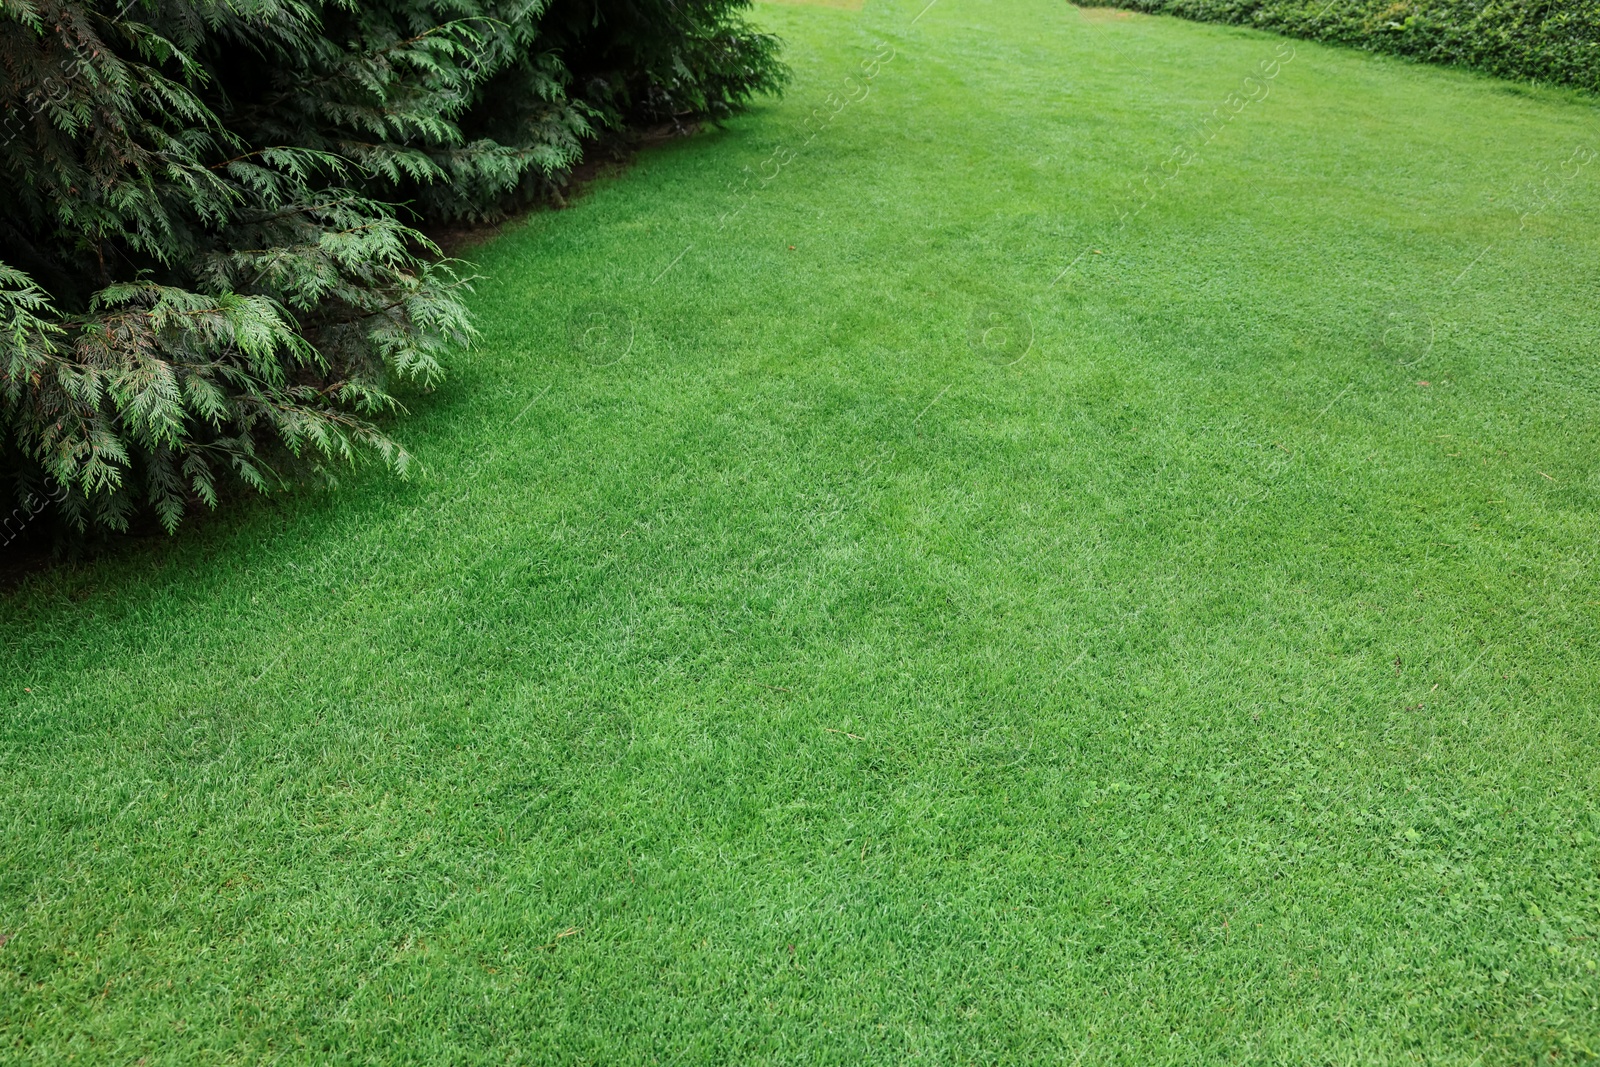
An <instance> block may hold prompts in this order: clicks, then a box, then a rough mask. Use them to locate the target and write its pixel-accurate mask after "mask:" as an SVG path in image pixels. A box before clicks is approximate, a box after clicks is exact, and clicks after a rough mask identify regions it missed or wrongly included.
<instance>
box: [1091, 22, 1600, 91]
mask: <svg viewBox="0 0 1600 1067" xmlns="http://www.w3.org/2000/svg"><path fill="white" fill-rule="evenodd" d="M1107 2H1108V3H1110V4H1111V5H1112V6H1113V7H1122V8H1130V9H1132V10H1135V11H1148V12H1152V13H1155V14H1161V15H1179V16H1182V17H1183V18H1189V19H1198V20H1201V21H1205V22H1234V23H1241V24H1244V25H1247V26H1256V27H1258V28H1260V29H1264V30H1274V31H1276V32H1278V33H1286V34H1290V35H1292V36H1295V37H1306V38H1310V39H1312V40H1317V41H1329V42H1333V43H1338V44H1347V45H1355V46H1357V47H1360V48H1367V49H1371V50H1372V51H1375V52H1389V53H1392V54H1395V55H1402V56H1408V57H1410V58H1412V59H1418V60H1422V61H1424V62H1428V63H1449V64H1457V65H1460V66H1465V67H1475V68H1477V69H1479V70H1483V71H1487V72H1489V73H1490V74H1498V75H1501V76H1502V77H1506V78H1528V79H1533V80H1537V81H1545V82H1556V83H1560V84H1564V85H1575V86H1577V87H1579V88H1582V89H1588V90H1591V91H1600V0H1332V3H1329V2H1328V0H1107Z"/></svg>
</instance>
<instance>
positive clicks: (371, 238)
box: [0, 0, 782, 530]
mask: <svg viewBox="0 0 1600 1067" xmlns="http://www.w3.org/2000/svg"><path fill="white" fill-rule="evenodd" d="M601 6H604V7H605V8H606V10H605V11H604V13H601V11H600V6H596V5H594V4H593V3H592V0H583V2H582V3H565V2H564V0H431V2H430V0H382V2H370V3H354V2H340V3H319V2H310V0H304V2H295V0H226V2H218V0H189V2H183V3H179V2H171V0H116V2H109V0H108V2H90V0H64V2H56V3H51V2H35V0H24V2H19V0H0V76H3V79H4V81H3V83H0V113H3V121H0V171H3V173H4V176H5V179H6V181H7V184H8V186H9V188H8V190H7V191H8V194H9V195H8V196H7V197H6V198H5V199H4V200H3V201H0V327H3V331H4V332H3V338H0V345H3V350H0V478H3V479H4V481H5V485H6V487H7V488H8V489H9V491H10V493H11V494H12V495H13V496H14V497H15V501H14V503H15V505H16V506H18V507H21V508H23V509H25V510H26V512H27V513H28V514H29V515H33V514H37V513H40V512H44V511H48V512H50V513H51V514H53V515H54V516H55V517H56V518H58V519H60V520H62V521H63V522H64V523H65V524H66V525H67V526H69V527H75V528H77V529H79V530H85V529H92V528H112V529H120V528H125V527H126V526H127V524H128V523H129V521H130V520H131V519H132V518H133V517H134V516H136V515H137V514H139V513H141V512H149V513H151V514H153V515H155V516H156V517H157V518H159V519H160V521H161V522H162V523H163V524H164V525H166V526H167V528H168V529H172V528H175V527H176V526H177V524H178V523H179V521H180V520H181V518H182V517H183V515H184V514H185V513H186V511H187V510H188V509H189V508H191V507H192V506H193V505H194V504H196V503H203V504H209V505H214V504H215V503H216V501H217V499H218V494H219V492H220V491H222V490H223V488H224V487H225V486H226V485H228V484H242V485H246V486H253V487H256V488H267V487H270V486H273V485H277V484H281V483H282V482H283V481H285V480H286V479H288V478H291V477H294V476H297V475H298V474H299V473H300V472H302V471H305V470H317V469H321V470H324V471H331V470H332V469H334V468H336V467H337V466H339V465H342V464H348V463H353V462H355V461H357V460H358V459H359V458H362V457H373V458H376V459H377V460H379V461H381V462H383V463H386V464H388V465H389V466H391V467H393V468H394V469H396V470H398V471H401V472H403V471H404V470H405V469H406V466H407V463H408V457H407V455H406V452H405V451H404V449H403V448H401V447H400V446H399V445H398V444H397V443H396V442H395V441H394V440H393V439H392V438H391V437H390V436H389V435H388V434H387V433H386V432H385V431H384V429H382V428H381V426H380V422H381V421H382V417H383V415H384V413H385V412H387V411H389V410H391V409H393V408H395V407H396V406H397V405H398V400H397V396H399V395H400V394H401V391H402V390H403V389H404V388H416V387H420V388H427V387H429V386H431V385H432V384H434V383H435V382H437V381H438V379H439V378H440V376H441V375H442V373H443V369H442V367H443V362H444V360H445V357H446V355H447V353H448V352H449V351H450V350H451V349H452V348H453V347H456V346H459V345H462V344H464V343H466V342H467V341H468V340H469V338H470V336H471V333H472V327H471V325H470V322H469V320H468V317H467V315H466V312H465V308H464V305H463V296H464V290H465V286H466V280H465V279H464V278H463V277H462V275H461V273H460V272H459V270H458V269H457V268H456V265H454V264H452V263H449V262H446V261H442V260H441V259H440V258H439V256H438V250H437V249H436V248H435V247H434V246H433V245H432V244H431V243H430V242H429V241H428V240H427V239H426V238H425V237H424V236H423V235H422V234H421V233H420V232H419V231H418V230H417V229H415V228H414V226H415V225H417V224H419V223H420V222H422V221H424V220H428V219H440V220H443V219H462V218H466V219H482V218H487V217H492V216H494V215H497V214H501V213H503V212H505V211H507V210H510V209H512V208H514V207H516V206H518V205H519V204H522V203H525V202H527V201H528V200H529V199H531V198H534V197H537V196H538V195H539V194H540V193H541V192H542V191H544V190H546V189H548V188H549V187H550V186H551V185H552V184H554V183H557V182H559V181H560V179H561V176H562V175H563V174H564V173H565V172H566V171H567V170H568V169H569V168H570V167H571V166H572V165H573V164H574V163H575V162H576V161H577V159H578V157H579V154H580V153H581V151H582V149H583V146H584V144H585V143H586V141H588V140H589V139H590V138H592V137H593V136H595V134H596V133H597V132H598V131H599V130H601V129H603V128H607V127H610V128H617V127H621V126H625V125H627V124H629V123H636V122H644V121H654V120H658V119H662V118H666V117H676V118H679V119H682V118H684V117H687V116H709V117H713V118H714V117H718V116H720V115H723V114H726V113H728V112H729V111H730V110H732V109H734V108H736V107H738V106H740V105H741V104H743V103H744V102H746V101H747V100H748V99H749V98H750V97H751V96H752V95H754V94H757V93H761V92H766V91H770V90H774V89H776V88H777V87H778V86H779V84H780V82H781V78H782V69H781V67H780V66H779V64H778V62H777V58H776V42H775V41H773V40H772V39H771V38H770V37H767V36H765V35H762V34H759V33H755V32H753V31H751V30H750V29H749V28H748V27H747V26H746V25H745V24H744V23H742V22H741V21H740V20H739V18H738V10H739V8H740V6H741V3H740V2H737V0H703V2H699V3H695V2H690V0H661V2H660V3H652V2H650V0H639V2H636V3H627V2H624V3H618V4H615V5H601ZM396 203H404V204H405V205H406V206H405V207H401V208H397V207H395V206H392V205H394V204H396Z"/></svg>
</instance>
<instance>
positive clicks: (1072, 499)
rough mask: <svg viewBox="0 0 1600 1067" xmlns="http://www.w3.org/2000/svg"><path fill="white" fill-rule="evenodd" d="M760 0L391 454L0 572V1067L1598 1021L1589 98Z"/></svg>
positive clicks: (1311, 60) (1230, 51) (940, 1052)
mask: <svg viewBox="0 0 1600 1067" xmlns="http://www.w3.org/2000/svg"><path fill="white" fill-rule="evenodd" d="M760 10H761V18H762V20H763V21H764V22H765V23H767V24H768V25H770V26H771V27H772V28H774V29H775V30H777V31H778V32H781V33H782V34H783V35H784V36H785V37H786V38H787V39H788V40H789V42H790V57H791V59H792V61H793V63H794V64H795V66H796V70H797V80H796V83H795V85H794V87H793V89H792V91H791V93H790V95H789V97H788V98H787V99H786V100H785V101H784V102H783V103H782V104H775V105H771V106H767V107H764V108H762V109H760V110H758V111H757V112H755V113H753V114H751V115H749V116H747V117H744V118H742V119H740V120H738V121H736V122H733V123H731V124H730V125H729V126H728V127H727V128H726V129H725V130H721V131H713V132H709V133H707V134H704V135H702V136H699V137H696V138H693V139H689V140H685V141H680V142H676V143H672V144H669V145H667V146H664V147H661V148H658V149H654V150H652V151H650V152H648V153H647V154H646V155H645V156H643V157H642V158H641V159H640V160H639V161H638V163H637V165H636V166H635V167H633V168H632V169H631V170H629V171H628V172H626V173H624V174H621V175H619V176H616V177H614V178H610V179H606V180H605V181H603V182H602V183H601V184H600V185H599V186H598V187H596V188H595V189H593V190H592V191H591V192H590V193H589V194H588V195H587V196H585V197H583V198H582V199H580V200H579V201H577V202H576V203H575V205H574V206H573V207H572V208H571V209H570V210H566V211H562V212H556V213H546V214H540V215H536V216H534V217H531V218H529V219H528V220H527V221H526V222H525V223H523V224H521V225H520V226H518V227H514V228H511V229H509V230H508V232H507V233H506V234H504V235H503V236H501V237H499V238H497V239H496V240H494V241H493V242H492V243H490V244H489V245H487V246H485V247H483V248H482V249H481V250H480V251H481V255H480V257H479V258H480V260H481V262H480V267H481V270H482V272H483V274H484V275H485V277H486V279H487V280H486V281H485V282H484V284H483V285H482V288H481V289H480V292H479V295H478V298H477V307H478V310H479V312H480V314H481V316H482V325H483V328H484V333H485V340H484V343H483V345H482V346H481V347H480V348H479V349H478V350H476V351H475V352H473V353H471V354H470V355H469V356H468V357H466V358H465V361H464V364H463V365H462V367H461V369H460V371H459V372H458V373H457V374H456V375H455V377H454V378H453V380H452V381H451V383H450V384H449V385H448V387H447V388H445V389H444V390H443V391H442V392H441V393H440V394H438V395H437V396H436V397H434V398H431V399H430V400H428V401H427V402H425V403H423V404H420V405H419V406H418V407H417V410H416V412H415V413H414V416H413V417H412V418H411V419H410V420H409V421H408V422H407V423H406V424H405V425H404V427H403V430H404V433H405V435H406V437H407V439H408V441H409V442H410V443H411V444H412V445H413V446H414V447H415V449H416V451H417V453H418V455H419V457H420V458H422V459H423V460H424V461H425V462H426V464H427V467H428V471H427V474H426V475H425V476H423V477H420V478H419V479H417V480H416V481H414V482H412V483H410V484H400V483H396V482H394V481H391V480H386V479H382V478H361V479H356V480H355V481H354V482H353V483H352V484H350V485H348V486H346V487H345V488H344V489H343V490H342V491H341V492H339V493H338V494H335V495H330V496H324V495H314V494H309V493H308V494H304V495H299V496H294V497H290V498H284V499H279V500H277V501H274V502H272V503H270V504H261V505H259V506H253V507H251V508H249V509H247V510H246V511H244V512H241V513H235V514H234V515H232V516H230V517H228V518H224V519H220V520H218V521H216V522H214V523H212V524H210V525H208V526H206V527H205V528H203V529H199V528H197V529H193V530H189V531H186V532H185V533H184V534H182V535H181V536H179V537H177V538H176V539H173V540H171V541H161V542H156V543H150V544H141V545H137V546H132V547H130V548H128V549H127V550H125V551H122V552H120V553H118V554H117V555H116V556H115V557H114V558H111V559H106V560H103V561H100V562H98V563H95V564H93V565H85V566H73V567H64V568H61V569H57V570H54V571H51V572H48V573H45V574H41V575H39V576H37V577H35V578H33V579H31V580H29V581H28V582H26V583H25V584H24V585H23V586H22V587H20V588H18V589H16V590H14V591H12V592H10V593H8V594H6V595H5V597H4V598H3V600H0V633H3V634H4V646H3V658H0V663H3V665H4V684H5V689H4V691H3V693H0V701H3V702H4V714H3V716H0V724H3V726H0V770H3V776H0V798H3V799H0V812H3V814H4V820H3V823H0V850H3V851H0V855H3V857H4V858H3V860H0V942H3V946H0V1049H3V1050H4V1056H5V1058H6V1059H8V1060H11V1061H13V1062H38V1063H61V1062H65V1061H66V1060H67V1059H68V1057H72V1056H75V1057H76V1058H77V1060H78V1061H81V1062H106V1063H133V1062H141V1061H142V1062H145V1063H148V1064H156V1063H184V1064H188V1063H200V1062H225V1063H229V1062H238V1063H244V1062H260V1061H265V1060H273V1061H277V1060H282V1061H287V1062H306V1063H310V1062H317V1063H322V1062H397V1063H399V1062H450V1063H472V1062H483V1063H489V1062H494V1063H503V1062H548V1063H565V1062H573V1063H576V1062H605V1063H639V1064H647V1063H663V1064H665V1063H678V1064H687V1063H706V1062H727V1063H753V1062H775V1063H777V1062H781V1063H802V1062H804V1063H810V1062H816V1063H839V1064H856V1063H864V1062H884V1063H903V1062H908V1061H916V1060H921V1061H928V1062H940V1063H944V1062H951V1063H955V1062H1008V1063H1039V1062H1064V1063H1070V1064H1107V1063H1126V1064H1139V1065H1148V1064H1153V1063H1168V1062H1184V1063H1217V1062H1233V1063H1258V1062H1260V1063H1265V1062H1274V1063H1284V1062H1293V1063H1301V1062H1306V1063H1311V1062H1315V1063H1340V1064H1353V1063H1402V1062H1404V1063H1411V1062H1429V1063H1459V1064H1463V1065H1466V1064H1501V1063H1514V1062H1515V1063H1527V1062H1530V1061H1531V1060H1534V1059H1537V1060H1538V1061H1539V1062H1563V1063H1564V1062H1570V1061H1574V1060H1579V1059H1581V1058H1582V1057H1584V1056H1586V1055H1590V1054H1592V1053H1593V1052H1595V1051H1600V978H1597V973H1596V966H1597V965H1596V960H1597V959H1600V870H1597V863H1600V811H1597V801H1596V797H1597V796H1600V793H1597V788H1600V776H1597V767H1600V760H1597V757H1596V738H1597V737H1600V722H1597V714H1596V706H1597V697H1596V694H1597V693H1600V647H1597V632H1596V612H1597V610H1600V588H1597V583H1596V581H1595V577H1594V567H1593V564H1594V561H1595V557H1596V553H1597V551H1600V548H1597V546H1600V517H1597V510H1596V505H1597V503H1600V501H1597V495H1600V494H1597V490H1600V469H1597V462H1596V457H1597V455H1600V448H1597V446H1600V433H1597V423H1596V415H1595V413H1596V411H1597V410H1600V408H1597V400H1600V360H1597V358H1596V357H1597V355H1600V350H1597V340H1596V339H1597V337H1600V334H1597V327H1600V299H1597V297H1600V284H1597V275H1596V249H1597V248H1600V161H1596V162H1584V163H1580V162H1579V160H1581V159H1583V158H1584V156H1583V154H1582V151H1581V150H1583V149H1586V148H1588V149H1592V148H1594V147H1596V145H1597V142H1600V117H1597V115H1596V111H1595V108H1594V106H1593V104H1592V102H1591V101H1588V100H1585V99H1582V98H1578V97H1575V96H1570V95H1563V94H1559V93H1554V92H1543V91H1530V90H1527V89H1521V88H1513V87H1511V86H1507V85H1504V84H1501V83H1497V82H1495V81H1492V80H1488V79H1483V78H1478V77H1473V76H1469V75H1465V74H1460V73H1455V72H1450V71H1442V70H1438V69H1429V68H1423V67H1416V66H1409V65H1406V64H1404V63H1400V62H1393V61H1386V60H1382V59H1376V58H1373V57H1371V56H1368V55H1361V54H1354V53H1347V52H1340V51H1335V50H1329V49H1325V48H1320V47H1316V46H1312V45H1307V44H1303V43H1302V44H1298V45H1296V46H1295V48H1296V49H1297V51H1296V52H1295V53H1294V54H1293V57H1292V58H1290V59H1284V58H1282V57H1283V56H1284V55H1285V53H1283V52H1282V51H1281V49H1282V48H1283V47H1284V43H1283V42H1281V41H1279V40H1277V39H1275V38H1271V37H1267V36H1264V35H1260V34H1256V33H1252V32H1244V31H1240V30H1235V29H1229V28H1219V27H1214V26H1202V25H1194V24H1188V23H1183V22H1178V21H1174V20H1168V19H1160V18H1141V19H1134V20H1128V21H1116V22H1107V23H1104V24H1092V23H1087V22H1086V21H1085V20H1084V19H1083V18H1082V16H1080V15H1079V14H1078V12H1077V11H1076V10H1074V9H1072V8H1071V7H1068V6H1066V5H1063V4H1060V3H1054V2H1049V3H1047V2H1042V0H1009V2H1006V3H999V2H993V3H985V2H981V0H939V2H938V3H936V4H935V5H933V6H926V5H925V0H916V2H914V3H904V4H887V3H885V4H878V3H874V4H872V5H870V6H869V7H867V8H866V9H865V10H864V11H862V12H859V13H854V12H848V11H838V10H828V9H825V8H802V7H793V6H776V5H774V6H763V7H762V8H761V9H760ZM1274 57H1279V58H1277V60H1276V62H1277V63H1278V64H1279V65H1278V67H1277V69H1276V71H1275V73H1274V74H1273V75H1272V76H1270V77H1266V76H1265V75H1264V74H1263V73H1262V72H1263V70H1264V69H1266V68H1263V67H1262V64H1263V62H1264V61H1274ZM864 62H866V64H867V66H866V67H863V63H864ZM868 72H871V73H872V75H873V76H872V77H871V78H870V82H869V81H868V80H867V77H866V75H867V73H868ZM1247 77H1248V78H1252V79H1255V81H1254V84H1255V85H1256V86H1257V88H1254V89H1251V88H1249V87H1247V85H1246V82H1245V79H1246V78H1247ZM1263 78H1265V81H1262V79H1263ZM1262 85H1265V87H1266V89H1265V97H1264V98H1262V96H1261V93H1262V89H1261V88H1260V86H1262ZM863 93H864V95H863ZM1230 94H1238V96H1233V97H1231V96H1230ZM1252 97H1254V100H1253V102H1250V99H1251V98H1252ZM1239 99H1244V100H1245V101H1246V103H1245V104H1244V105H1243V106H1242V107H1237V108H1236V103H1237V101H1238V100H1239ZM1217 114H1222V115H1225V116H1226V115H1231V118H1228V117H1222V118H1219V117H1215V116H1216V115H1217ZM1207 116H1212V117H1211V118H1210V120H1209V122H1207V123H1205V124H1203V125H1201V123H1202V121H1203V120H1205V119H1206V118H1207ZM808 119H809V121H810V125H809V126H807V125H806V123H807V121H808ZM813 133H814V134H815V136H814V138H813V137H812V134H813ZM808 138H811V139H810V140H809V143H807V141H808ZM1175 146H1177V147H1181V148H1182V149H1183V150H1184V154H1183V155H1182V156H1181V157H1180V156H1176V155H1175V154H1174V147H1175ZM747 168H748V169H747ZM1172 174H1176V177H1173V178H1168V177H1163V175H1172ZM752 175H753V176H754V177H753V178H752V177H751V176H752ZM763 176H765V177H770V178H771V180H770V182H768V183H767V184H765V185H764V186H763V185H762V184H761V181H762V178H763ZM747 179H749V181H748V184H741V183H744V182H746V181H747ZM1141 204H1143V205H1144V206H1143V207H1142V208H1141V207H1140V205H1141ZM1135 209H1137V210H1135ZM1124 212H1126V221H1125V222H1119V218H1120V217H1121V214H1122V213H1124ZM719 220H720V221H719ZM1064 271H1065V273H1063V272H1064ZM1058 279H1059V280H1058Z"/></svg>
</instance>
